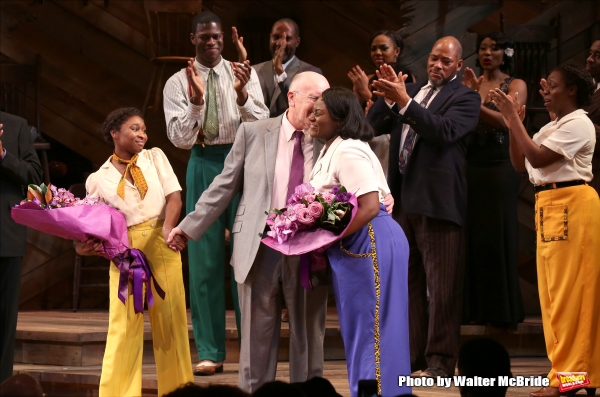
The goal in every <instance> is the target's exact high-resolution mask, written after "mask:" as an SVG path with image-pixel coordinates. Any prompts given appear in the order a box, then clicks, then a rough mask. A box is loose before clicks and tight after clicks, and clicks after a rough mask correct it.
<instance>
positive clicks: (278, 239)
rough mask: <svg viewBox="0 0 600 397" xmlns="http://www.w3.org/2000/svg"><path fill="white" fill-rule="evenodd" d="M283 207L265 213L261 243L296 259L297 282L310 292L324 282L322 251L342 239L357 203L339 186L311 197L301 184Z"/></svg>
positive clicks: (325, 267) (325, 265)
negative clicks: (265, 229) (265, 221)
mask: <svg viewBox="0 0 600 397" xmlns="http://www.w3.org/2000/svg"><path fill="white" fill-rule="evenodd" d="M287 204H288V207H287V208H284V209H280V210H279V209H272V210H270V211H269V216H268V218H267V225H268V226H269V228H270V229H271V230H270V231H269V232H267V236H268V237H265V238H263V239H262V240H261V241H262V243H263V244H265V245H266V246H268V247H270V248H272V249H274V250H276V251H278V252H281V253H282V254H284V255H300V272H301V274H300V280H301V283H302V286H303V287H304V288H306V289H310V288H312V287H313V286H314V285H317V284H322V283H323V279H324V278H326V277H323V274H324V273H327V270H328V262H327V255H326V254H325V249H326V248H327V247H329V246H330V245H331V244H332V243H334V242H335V241H337V240H339V239H340V238H342V236H343V234H344V232H345V231H346V229H347V228H348V225H349V224H350V222H351V221H352V219H354V216H355V215H356V212H357V210H358V201H357V198H356V196H355V195H354V194H352V193H349V192H347V191H346V189H345V188H344V187H343V186H334V187H333V188H332V190H331V192H327V193H315V189H314V187H313V186H312V185H311V184H310V183H304V184H302V185H299V186H297V187H296V189H295V191H294V193H293V194H292V196H291V197H290V198H289V199H288V202H287Z"/></svg>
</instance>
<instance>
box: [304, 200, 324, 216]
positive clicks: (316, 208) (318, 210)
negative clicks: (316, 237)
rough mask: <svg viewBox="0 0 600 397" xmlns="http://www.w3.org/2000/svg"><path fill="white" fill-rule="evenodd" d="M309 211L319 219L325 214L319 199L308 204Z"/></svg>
mask: <svg viewBox="0 0 600 397" xmlns="http://www.w3.org/2000/svg"><path fill="white" fill-rule="evenodd" d="M308 213H309V214H310V216H312V217H313V218H315V219H319V218H320V217H321V215H322V214H323V206H322V205H321V203H319V202H318V201H315V202H313V203H310V205H309V206H308Z"/></svg>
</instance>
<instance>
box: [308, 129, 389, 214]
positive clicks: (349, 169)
mask: <svg viewBox="0 0 600 397" xmlns="http://www.w3.org/2000/svg"><path fill="white" fill-rule="evenodd" d="M310 183H311V185H313V186H314V187H315V191H316V192H317V193H325V192H329V191H331V188H333V187H334V186H340V185H342V186H344V187H345V188H346V190H347V191H349V192H350V193H354V194H355V195H356V196H357V197H359V196H362V195H363V194H366V193H370V192H379V202H380V203H383V198H384V197H385V196H387V195H388V194H390V188H389V187H388V184H387V181H386V180H385V174H384V173H383V168H381V163H380V162H379V159H378V158H377V156H376V155H375V153H373V151H372V150H371V148H370V147H369V144H368V143H366V142H363V141H360V140H358V139H342V138H341V137H339V136H338V137H337V138H335V140H334V141H333V142H332V143H331V145H330V146H329V148H328V149H327V151H325V148H323V150H321V154H320V155H319V159H318V160H317V163H316V164H315V167H314V168H313V170H312V173H311V175H310Z"/></svg>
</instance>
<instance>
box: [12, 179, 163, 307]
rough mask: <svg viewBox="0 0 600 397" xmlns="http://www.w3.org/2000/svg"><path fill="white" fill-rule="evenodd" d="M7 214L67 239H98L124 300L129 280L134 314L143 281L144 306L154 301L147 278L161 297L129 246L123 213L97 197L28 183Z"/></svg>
mask: <svg viewBox="0 0 600 397" xmlns="http://www.w3.org/2000/svg"><path fill="white" fill-rule="evenodd" d="M11 216H12V218H13V219H14V220H15V222H17V223H20V224H22V225H25V226H27V227H30V228H32V229H35V230H39V231H41V232H44V233H48V234H51V235H54V236H58V237H62V238H65V239H68V240H78V241H86V240H88V239H89V238H97V239H99V240H102V241H103V244H102V252H103V253H102V256H103V257H104V258H106V259H108V260H111V261H112V262H113V263H114V264H115V265H116V266H117V267H118V268H119V270H120V273H121V276H120V280H119V299H120V300H121V301H122V302H123V303H125V302H126V299H127V295H128V293H129V281H130V280H131V284H132V291H131V293H132V294H133V297H134V309H135V312H136V313H142V312H143V311H144V295H143V285H144V284H146V296H147V299H148V305H150V306H152V303H153V302H154V298H153V295H152V288H151V287H150V280H152V282H153V284H154V288H155V290H156V292H157V293H158V295H159V296H160V297H161V298H163V299H164V297H165V293H164V291H163V290H162V288H160V286H159V285H158V283H157V282H156V280H155V279H154V277H152V272H151V270H150V267H149V266H148V260H147V259H146V256H145V255H144V253H143V252H142V251H140V250H137V249H134V248H129V241H128V238H127V222H126V220H125V215H123V213H122V212H120V211H119V210H117V209H116V208H113V207H111V206H110V205H107V204H105V203H104V202H102V201H101V200H100V199H99V198H90V197H86V198H84V199H79V198H76V197H74V196H73V194H72V193H71V192H69V191H68V190H66V189H62V188H57V187H56V186H53V185H48V186H46V185H44V184H42V185H40V186H37V185H29V186H28V189H27V199H26V200H23V201H22V202H21V203H20V204H19V205H17V206H15V207H14V208H12V210H11Z"/></svg>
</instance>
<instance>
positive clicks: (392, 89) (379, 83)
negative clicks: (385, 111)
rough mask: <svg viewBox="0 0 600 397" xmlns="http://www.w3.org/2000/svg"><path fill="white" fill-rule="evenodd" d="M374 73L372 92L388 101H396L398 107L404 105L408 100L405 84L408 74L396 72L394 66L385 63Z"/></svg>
mask: <svg viewBox="0 0 600 397" xmlns="http://www.w3.org/2000/svg"><path fill="white" fill-rule="evenodd" d="M375 73H376V74H377V80H376V81H374V82H373V87H375V91H373V94H375V95H377V96H382V97H384V98H385V99H386V101H388V102H390V103H391V102H396V103H397V104H398V106H400V107H404V106H406V104H407V103H408V101H409V100H410V96H409V95H408V94H407V93H406V85H405V81H406V79H407V78H408V75H407V74H402V72H399V73H398V74H396V72H395V71H394V68H392V67H391V66H390V65H387V64H383V65H381V67H380V68H379V70H376V71H375Z"/></svg>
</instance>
